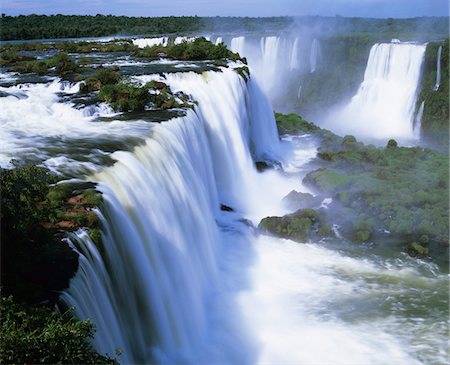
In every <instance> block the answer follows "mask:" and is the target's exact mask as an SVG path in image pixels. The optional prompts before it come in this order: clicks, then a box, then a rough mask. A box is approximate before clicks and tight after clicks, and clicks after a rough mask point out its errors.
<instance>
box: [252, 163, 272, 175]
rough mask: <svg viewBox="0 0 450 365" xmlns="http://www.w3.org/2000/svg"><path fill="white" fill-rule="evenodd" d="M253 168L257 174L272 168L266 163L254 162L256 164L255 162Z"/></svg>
mask: <svg viewBox="0 0 450 365" xmlns="http://www.w3.org/2000/svg"><path fill="white" fill-rule="evenodd" d="M255 166H256V169H257V170H258V171H259V172H263V171H266V170H268V169H271V168H272V166H271V165H269V164H268V163H267V162H265V161H256V162H255Z"/></svg>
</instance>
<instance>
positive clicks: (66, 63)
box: [47, 52, 78, 76]
mask: <svg viewBox="0 0 450 365" xmlns="http://www.w3.org/2000/svg"><path fill="white" fill-rule="evenodd" d="M47 64H48V65H49V67H55V68H56V72H57V73H58V75H60V76H65V75H67V74H69V73H73V72H76V71H77V70H78V65H77V64H76V62H75V61H74V60H73V59H72V58H71V57H70V56H69V55H68V54H67V53H65V52H60V53H57V54H55V55H54V56H52V57H50V58H49V59H48V60H47Z"/></svg>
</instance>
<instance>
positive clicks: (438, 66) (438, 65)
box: [433, 46, 442, 91]
mask: <svg viewBox="0 0 450 365" xmlns="http://www.w3.org/2000/svg"><path fill="white" fill-rule="evenodd" d="M441 53H442V46H439V49H438V53H437V60H436V84H435V85H434V87H433V91H438V90H439V86H441Z"/></svg>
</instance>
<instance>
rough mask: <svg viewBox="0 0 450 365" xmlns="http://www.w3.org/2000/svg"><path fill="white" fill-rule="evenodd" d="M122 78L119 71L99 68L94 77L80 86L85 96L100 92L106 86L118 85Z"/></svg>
mask: <svg viewBox="0 0 450 365" xmlns="http://www.w3.org/2000/svg"><path fill="white" fill-rule="evenodd" d="M120 78H121V77H120V73H119V72H118V70H117V69H113V68H107V67H99V68H98V69H96V71H95V74H94V75H93V76H91V77H89V78H88V79H86V80H85V81H84V82H82V83H81V84H80V92H81V93H83V94H85V93H90V92H91V91H98V90H100V89H101V87H102V86H104V85H114V84H117V83H118V82H119V81H120Z"/></svg>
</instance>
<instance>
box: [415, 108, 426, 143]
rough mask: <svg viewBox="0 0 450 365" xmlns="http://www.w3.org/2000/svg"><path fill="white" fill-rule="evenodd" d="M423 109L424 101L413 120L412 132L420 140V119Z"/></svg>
mask: <svg viewBox="0 0 450 365" xmlns="http://www.w3.org/2000/svg"><path fill="white" fill-rule="evenodd" d="M424 108H425V101H422V103H421V104H420V107H419V110H418V111H417V114H416V118H415V119H414V131H415V134H416V137H417V138H420V130H421V129H422V117H423V110H424Z"/></svg>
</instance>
